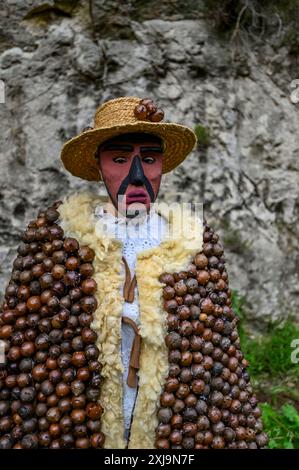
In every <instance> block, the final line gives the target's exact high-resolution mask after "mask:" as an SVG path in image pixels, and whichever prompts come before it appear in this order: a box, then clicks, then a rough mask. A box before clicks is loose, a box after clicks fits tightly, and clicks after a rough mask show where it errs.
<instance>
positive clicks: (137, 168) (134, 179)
mask: <svg viewBox="0 0 299 470" xmlns="http://www.w3.org/2000/svg"><path fill="white" fill-rule="evenodd" d="M144 179H145V175H144V172H143V168H142V164H141V161H140V157H139V156H138V155H135V157H134V158H133V161H132V164H131V168H130V171H129V183H131V184H134V185H135V186H143V185H144Z"/></svg>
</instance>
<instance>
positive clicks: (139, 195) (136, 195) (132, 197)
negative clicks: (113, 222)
mask: <svg viewBox="0 0 299 470" xmlns="http://www.w3.org/2000/svg"><path fill="white" fill-rule="evenodd" d="M147 199H148V194H147V192H146V191H145V190H144V189H141V188H139V189H132V190H131V191H129V192H128V193H127V194H126V202H127V203H129V204H131V203H132V202H145V201H146V200H147Z"/></svg>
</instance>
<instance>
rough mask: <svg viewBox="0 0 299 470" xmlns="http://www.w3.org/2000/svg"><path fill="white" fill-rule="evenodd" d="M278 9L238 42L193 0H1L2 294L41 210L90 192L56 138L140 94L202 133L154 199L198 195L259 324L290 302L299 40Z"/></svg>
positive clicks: (295, 244) (297, 184)
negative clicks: (106, 106)
mask: <svg viewBox="0 0 299 470" xmlns="http://www.w3.org/2000/svg"><path fill="white" fill-rule="evenodd" d="M210 3H211V0H210ZM274 3H275V2H274ZM275 18H276V17H275V15H273V24H272V25H271V28H272V29H271V28H270V32H269V33H267V32H266V34H264V35H262V36H261V38H260V39H258V37H257V36H256V37H253V38H251V37H250V35H248V38H247V39H248V40H246V41H244V40H243V39H242V34H241V33H240V34H239V31H238V28H235V29H234V30H233V31H232V33H231V34H226V35H223V34H219V33H218V32H217V30H216V29H215V27H214V24H213V21H212V20H213V18H212V19H211V16H210V15H209V14H208V10H207V8H206V7H204V2H199V1H191V0H189V1H187V2H186V1H185V2H182V1H178V0H172V1H171V0H167V1H165V2H158V1H156V0H154V1H152V2H146V1H141V0H135V1H130V2H129V1H128V2H118V1H115V0H91V1H89V2H88V1H75V0H74V1H54V0H48V1H38V0H36V1H35V0H31V1H27V2H22V1H21V0H4V1H3V6H2V8H1V12H0V79H1V80H2V81H3V82H4V84H5V103H2V104H1V103H0V123H1V124H0V125H1V132H0V149H1V150H0V152H1V153H0V163H1V171H0V205H1V209H0V280H1V286H2V287H1V293H3V290H4V286H5V283H6V281H7V279H8V274H9V272H10V270H11V263H12V259H13V258H14V257H15V254H16V246H17V244H18V237H19V234H20V232H21V230H22V229H23V228H24V226H25V224H27V222H28V221H29V220H30V219H31V218H32V217H33V215H35V214H36V213H37V211H38V210H39V208H41V207H48V206H49V205H50V204H51V203H52V202H53V201H55V200H57V199H61V198H62V197H63V196H65V195H66V194H68V193H70V192H73V191H74V190H78V189H92V190H93V191H99V185H98V184H97V183H85V182H84V181H81V180H79V179H76V178H73V177H72V176H70V175H68V174H67V173H66V172H65V171H64V169H63V167H62V164H61V163H60V159H59V153H60V148H61V145H62V143H63V142H64V141H66V140H67V139H69V138H70V137H73V136H74V135H76V134H77V133H78V132H80V131H81V130H82V128H84V127H85V126H87V125H90V124H92V119H93V114H94V111H95V109H96V107H97V105H99V104H100V103H102V102H103V101H105V100H107V99H111V98H114V97H118V96H122V95H137V96H141V97H144V96H150V97H152V98H153V99H155V100H157V101H158V102H159V104H160V105H161V107H163V108H164V110H166V120H173V121H176V122H181V123H185V124H187V125H189V126H191V127H195V126H197V132H198V134H199V135H200V136H201V138H202V144H201V145H199V147H198V150H197V151H195V152H194V153H193V154H192V155H190V157H189V158H188V159H187V160H186V161H185V162H184V164H183V165H181V166H180V167H179V168H178V169H177V170H176V171H175V172H174V173H173V174H171V175H166V176H165V178H164V184H162V191H161V196H162V197H163V196H165V194H166V193H167V192H168V191H171V192H172V193H173V192H175V191H176V192H184V200H186V201H187V200H196V201H198V202H200V201H204V208H205V216H206V218H207V220H208V221H209V223H210V224H211V225H213V227H214V228H215V229H216V230H219V231H220V234H221V237H222V241H223V243H224V248H225V252H226V258H227V266H228V271H229V273H230V283H231V286H232V287H233V288H234V289H237V290H238V292H239V293H240V294H241V295H244V296H245V298H246V310H247V312H248V318H250V319H251V320H252V322H253V325H254V327H258V328H262V326H263V325H265V324H266V323H267V322H269V321H270V320H274V319H277V318H283V317H286V316H287V315H289V314H292V315H296V314H297V313H298V311H299V280H298V273H299V250H298V249H299V217H298V215H299V214H298V213H299V202H298V201H299V138H298V129H299V112H298V110H299V103H298V104H296V103H292V101H291V99H290V95H291V93H292V92H293V94H294V93H295V91H296V90H295V89H292V88H291V82H292V80H294V79H297V78H299V64H298V53H299V40H298V41H297V39H298V38H297V37H296V34H295V35H292V34H291V33H292V32H290V31H288V27H284V26H283V27H282V26H281V24H280V18H279V19H278V20H277V25H275V21H274V19H275ZM239 19H240V20H241V18H239ZM237 20H238V18H236V22H237ZM240 23H241V21H240ZM288 34H289V36H287V35H288ZM243 38H244V36H243ZM286 38H289V40H288V41H287V42H286ZM286 44H287V45H286ZM297 86H298V85H297ZM295 98H296V96H295ZM293 101H296V99H295V100H293ZM100 190H101V191H103V187H100Z"/></svg>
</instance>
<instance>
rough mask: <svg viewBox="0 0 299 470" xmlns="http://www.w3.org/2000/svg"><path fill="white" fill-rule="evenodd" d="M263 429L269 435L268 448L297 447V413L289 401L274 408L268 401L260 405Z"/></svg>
mask: <svg viewBox="0 0 299 470" xmlns="http://www.w3.org/2000/svg"><path fill="white" fill-rule="evenodd" d="M261 408H262V410H263V423H264V430H265V431H266V432H267V434H268V436H269V444H268V446H269V448H270V449H298V448H299V414H298V411H297V410H296V409H295V408H294V406H292V405H291V404H289V403H285V404H284V405H283V406H282V407H281V408H280V409H279V410H276V409H275V408H273V407H272V406H271V405H269V404H268V403H264V404H262V405H261Z"/></svg>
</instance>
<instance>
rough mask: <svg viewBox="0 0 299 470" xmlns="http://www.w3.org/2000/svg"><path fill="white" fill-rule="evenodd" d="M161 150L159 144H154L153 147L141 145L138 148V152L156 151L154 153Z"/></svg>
mask: <svg viewBox="0 0 299 470" xmlns="http://www.w3.org/2000/svg"><path fill="white" fill-rule="evenodd" d="M162 151H163V150H162V147H161V146H160V145H159V146H155V147H141V149H140V152H141V153H145V152H156V153H161V152H162Z"/></svg>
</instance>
